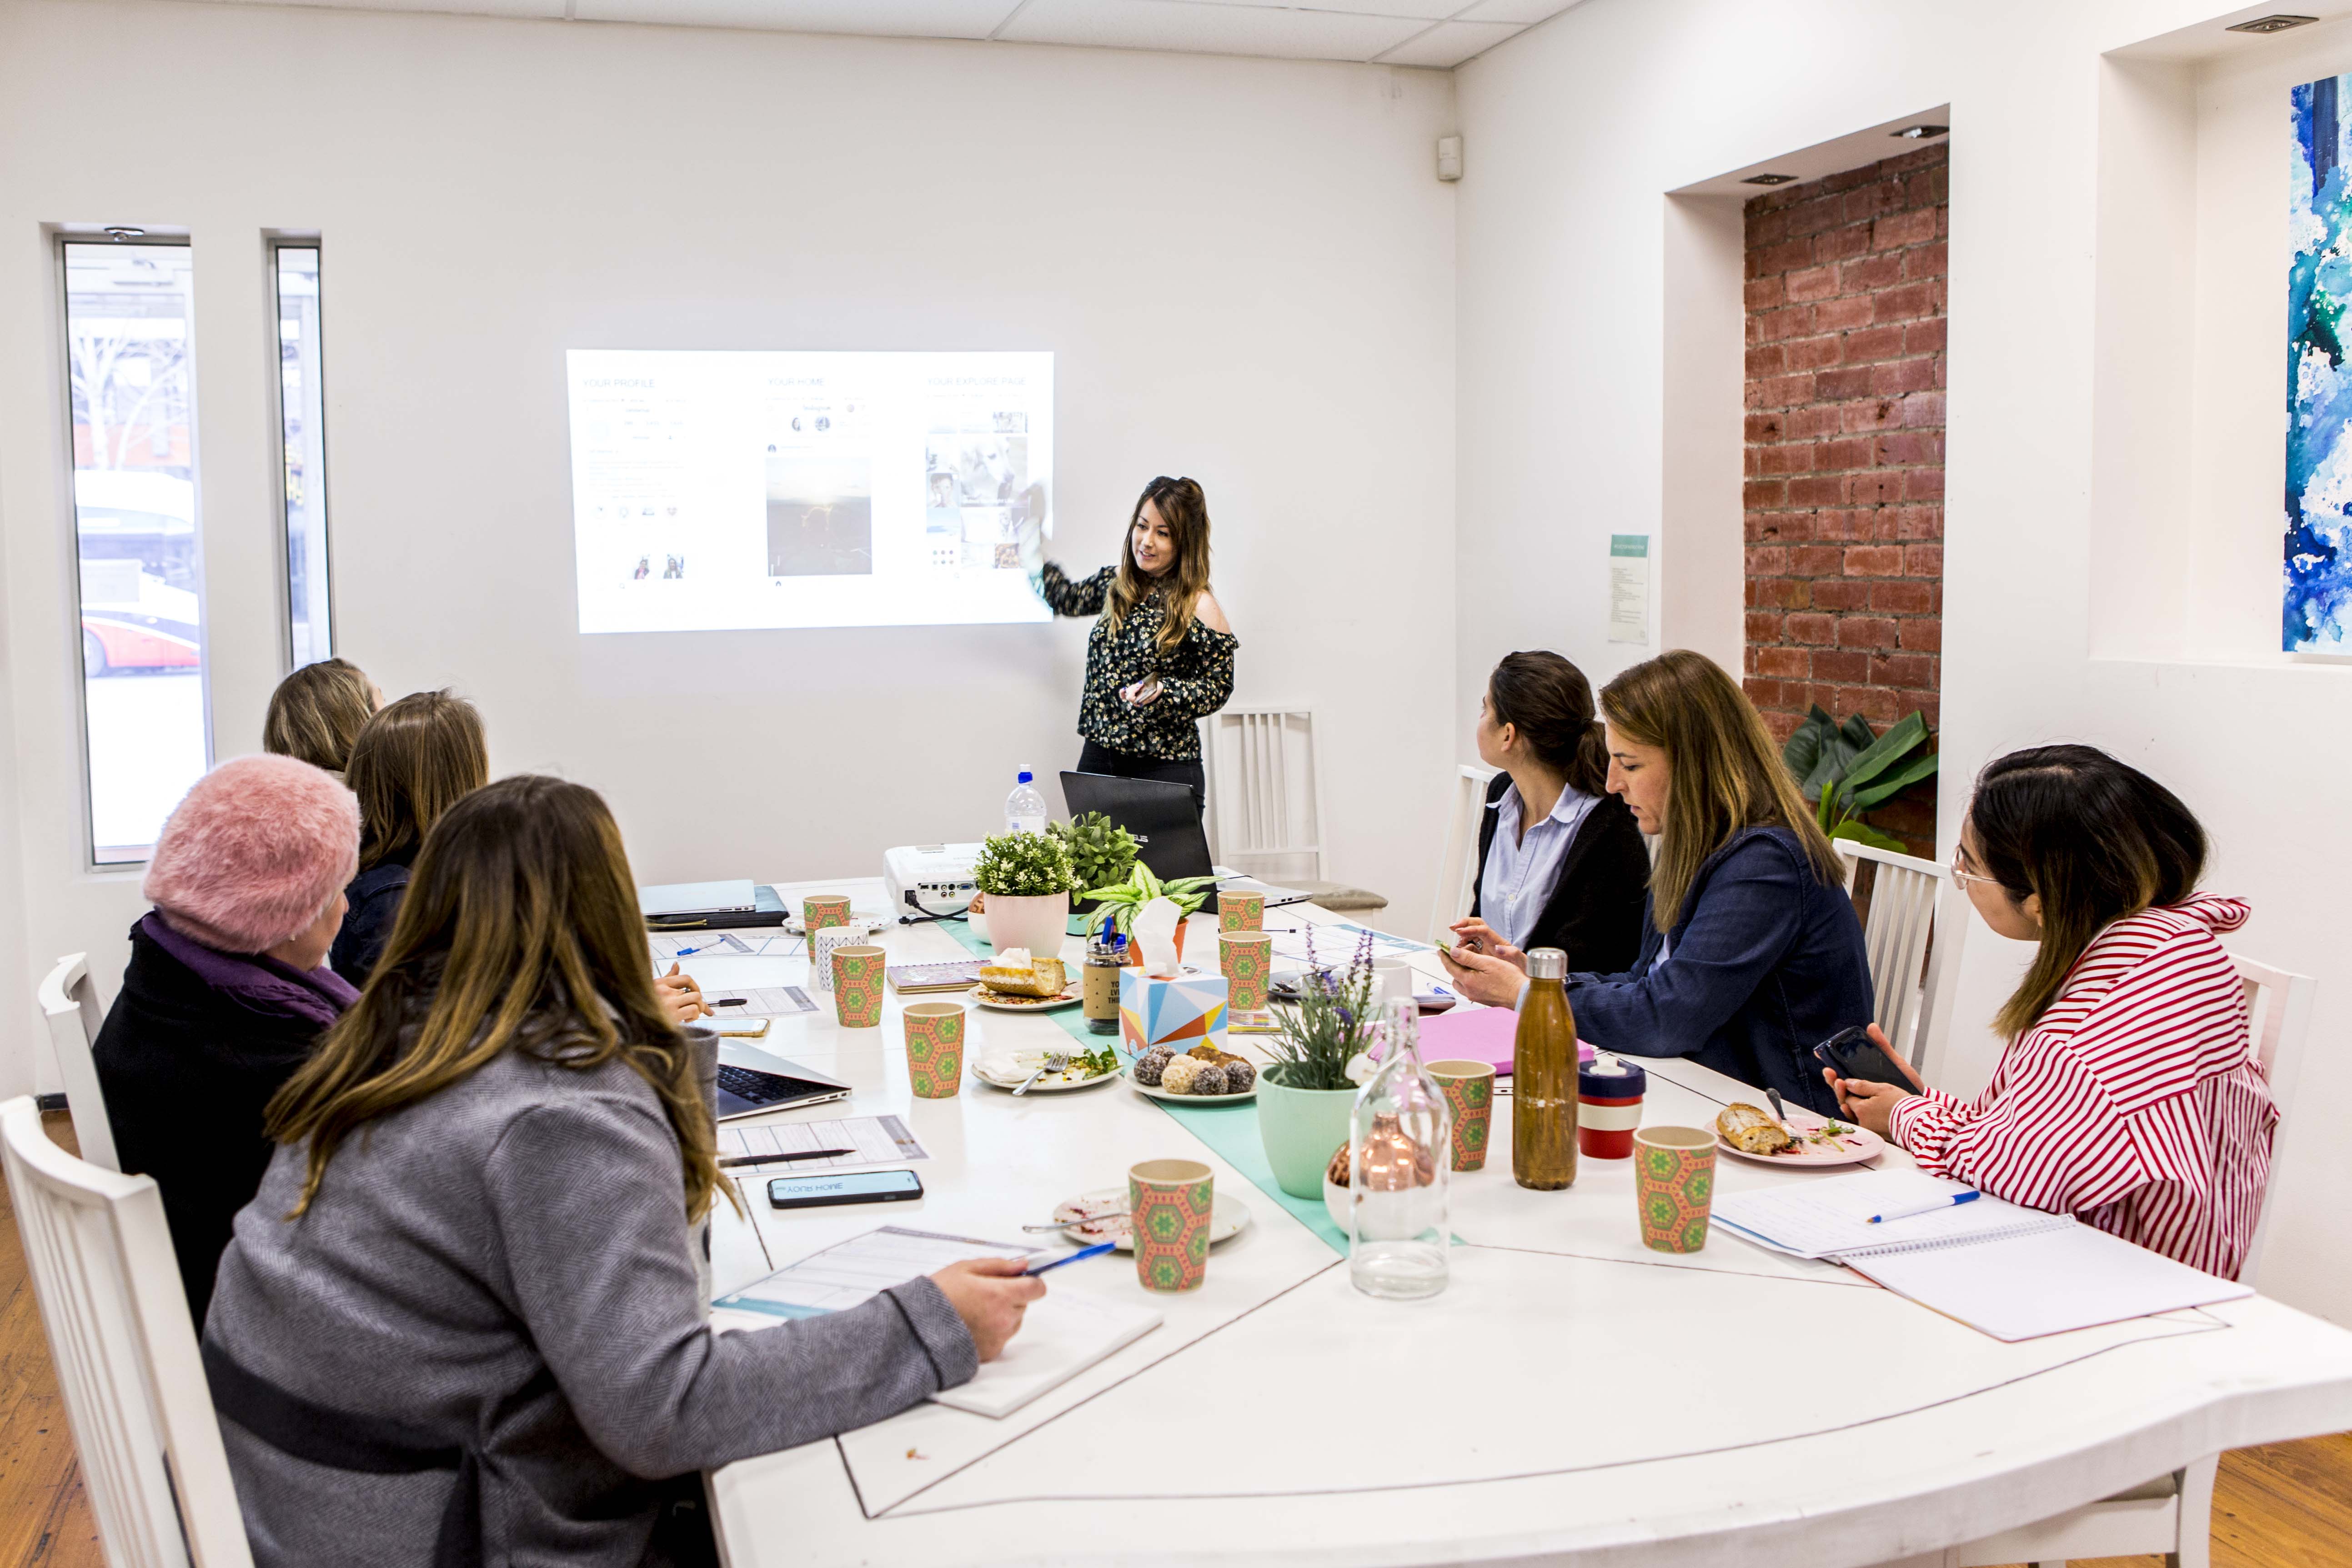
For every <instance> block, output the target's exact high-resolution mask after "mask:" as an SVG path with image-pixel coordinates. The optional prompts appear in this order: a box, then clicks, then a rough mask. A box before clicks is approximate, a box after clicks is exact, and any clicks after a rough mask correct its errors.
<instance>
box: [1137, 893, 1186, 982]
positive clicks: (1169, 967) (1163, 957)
mask: <svg viewBox="0 0 2352 1568" xmlns="http://www.w3.org/2000/svg"><path fill="white" fill-rule="evenodd" d="M1183 919H1184V911H1183V910H1180V909H1178V908H1177V907H1176V901H1175V900H1173V899H1154V900H1151V901H1150V903H1148V904H1146V905H1144V906H1143V908H1141V909H1140V910H1137V911H1136V915H1135V948H1136V952H1139V954H1141V955H1142V959H1143V973H1146V974H1152V975H1157V976H1159V977H1160V978H1161V979H1163V980H1165V979H1168V978H1170V977H1171V976H1173V975H1176V974H1180V973H1182V972H1183V966H1182V965H1181V963H1179V962H1178V961H1177V958H1176V927H1177V926H1178V925H1179V924H1180V923H1181V921H1183Z"/></svg>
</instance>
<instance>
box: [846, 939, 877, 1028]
mask: <svg viewBox="0 0 2352 1568" xmlns="http://www.w3.org/2000/svg"><path fill="white" fill-rule="evenodd" d="M887 956H888V955H887V954H886V953H884V952H883V951H882V950H881V949H880V948H878V947H863V946H856V945H852V946H848V947H836V948H835V949H834V950H833V1011H834V1016H835V1017H837V1018H839V1019H840V1020H841V1026H842V1027H843V1028H845V1029H871V1028H876V1027H877V1026H880V1024H881V1022H882V967H883V964H884V963H885V962H886V961H887Z"/></svg>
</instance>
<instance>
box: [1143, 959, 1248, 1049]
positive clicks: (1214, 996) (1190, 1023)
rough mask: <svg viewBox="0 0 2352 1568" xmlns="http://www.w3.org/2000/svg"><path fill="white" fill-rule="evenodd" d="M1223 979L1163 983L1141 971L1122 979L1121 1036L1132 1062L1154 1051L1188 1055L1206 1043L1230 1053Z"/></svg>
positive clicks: (1210, 976) (1227, 989)
mask: <svg viewBox="0 0 2352 1568" xmlns="http://www.w3.org/2000/svg"><path fill="white" fill-rule="evenodd" d="M1230 989H1231V988H1230V987H1229V986H1227V984H1225V977H1224V976H1223V975H1222V974H1180V975H1178V976H1177V977H1176V978H1175V979H1173V980H1161V979H1158V978H1156V977H1154V976H1152V975H1149V974H1146V973H1143V972H1142V971H1141V970H1139V969H1123V970H1121V971H1119V975H1118V1034H1119V1039H1120V1041H1121V1043H1122V1044H1124V1045H1125V1046H1126V1047H1127V1050H1128V1054H1129V1056H1141V1055H1142V1054H1143V1053H1144V1052H1145V1051H1148V1050H1150V1048H1151V1047H1154V1046H1168V1047H1171V1048H1173V1049H1175V1050H1179V1051H1189V1050H1191V1049H1192V1047H1194V1046H1197V1045H1199V1044H1200V1043H1201V1042H1202V1041H1203V1040H1206V1041H1208V1042H1209V1043H1210V1044H1211V1045H1213V1046H1214V1047H1217V1048H1218V1049H1219V1050H1223V1049H1224V1048H1225V1002H1226V999H1227V996H1228V994H1229V993H1230Z"/></svg>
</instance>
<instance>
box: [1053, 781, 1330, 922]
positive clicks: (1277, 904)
mask: <svg viewBox="0 0 2352 1568" xmlns="http://www.w3.org/2000/svg"><path fill="white" fill-rule="evenodd" d="M1062 800H1063V803H1064V804H1065V805H1067V806H1068V807H1069V808H1070V815H1071V816H1081V815H1083V814H1085V813H1087V812H1089V811H1099V812H1101V813H1102V814H1103V815H1104V816H1108V817H1109V818H1110V819H1111V822H1112V824H1113V825H1114V826H1119V827H1124V828H1126V829H1127V830H1128V832H1129V833H1131V834H1133V835H1134V836H1135V845H1136V854H1137V856H1138V857H1139V858H1140V859H1141V860H1142V861H1143V863H1144V864H1145V865H1146V866H1149V867H1150V868H1151V874H1152V875H1153V876H1155V877H1157V878H1159V879H1160V880H1161V881H1163V882H1172V881H1174V880H1175V879H1178V878H1180V877H1214V878H1216V879H1217V885H1218V886H1219V887H1220V888H1223V889H1230V890H1231V891H1234V892H1236V893H1263V894H1264V895H1265V907H1266V908H1267V909H1270V910H1272V909H1279V908H1281V907H1282V906H1283V905H1285V904H1303V903H1305V902H1306V901H1307V898H1308V897H1309V895H1307V894H1306V893H1302V892H1300V891H1299V890H1298V889H1296V888H1277V887H1274V886H1272V885H1270V884H1268V883H1265V882H1261V881H1259V880H1258V879H1256V878H1255V877H1244V876H1243V875H1242V874H1241V873H1239V872H1238V871H1229V870H1223V869H1221V868H1218V867H1217V866H1215V865H1213V864H1212V863H1211V862H1210V859H1209V836H1208V835H1207V834H1206V833H1204V832H1202V829H1201V807H1200V804H1199V802H1198V801H1197V800H1196V799H1195V798H1194V796H1193V795H1192V786H1191V785H1190V784H1168V783H1164V782H1162V781H1160V780H1159V779H1122V778H1113V777H1112V776H1111V775H1110V774H1108V773H1064V774H1063V775H1062ZM1201 908H1202V909H1203V910H1206V911H1208V912H1209V913H1211V914H1214V913H1215V912H1216V910H1217V901H1216V900H1215V899H1213V898H1212V899H1210V900H1208V901H1207V902H1206V903H1204V904H1202V906H1201Z"/></svg>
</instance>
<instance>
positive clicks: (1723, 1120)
mask: <svg viewBox="0 0 2352 1568" xmlns="http://www.w3.org/2000/svg"><path fill="white" fill-rule="evenodd" d="M1715 1146H1716V1147H1717V1148H1718V1149H1720V1150H1722V1151H1723V1152H1725V1153H1727V1154H1737V1155H1738V1156H1739V1157H1740V1158H1741V1159H1743V1160H1753V1161H1754V1162H1756V1163H1758V1164H1759V1165H1859V1164H1861V1163H1863V1162H1864V1161H1865V1160H1874V1159H1876V1158H1878V1156H1879V1155H1880V1154H1882V1153H1884V1152H1885V1149H1886V1140H1885V1139H1884V1138H1881V1137H1880V1136H1879V1135H1878V1134H1877V1133H1875V1132H1873V1131H1870V1130H1869V1129H1868V1128H1866V1127H1856V1126H1855V1125H1854V1124H1853V1122H1851V1121H1832V1120H1831V1119H1829V1118H1828V1117H1825V1116H1816V1115H1814V1114H1813V1113H1812V1112H1811V1111H1810V1110H1791V1111H1790V1112H1789V1120H1788V1121H1778V1120H1776V1119H1775V1118H1774V1117H1773V1115H1772V1113H1771V1112H1770V1111H1769V1110H1765V1109H1763V1108H1762V1107H1761V1106H1756V1105H1748V1104H1745V1103H1740V1104H1733V1105H1727V1106H1725V1107H1724V1108H1723V1111H1722V1114H1720V1115H1718V1116H1717V1118H1716V1119H1715Z"/></svg>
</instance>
